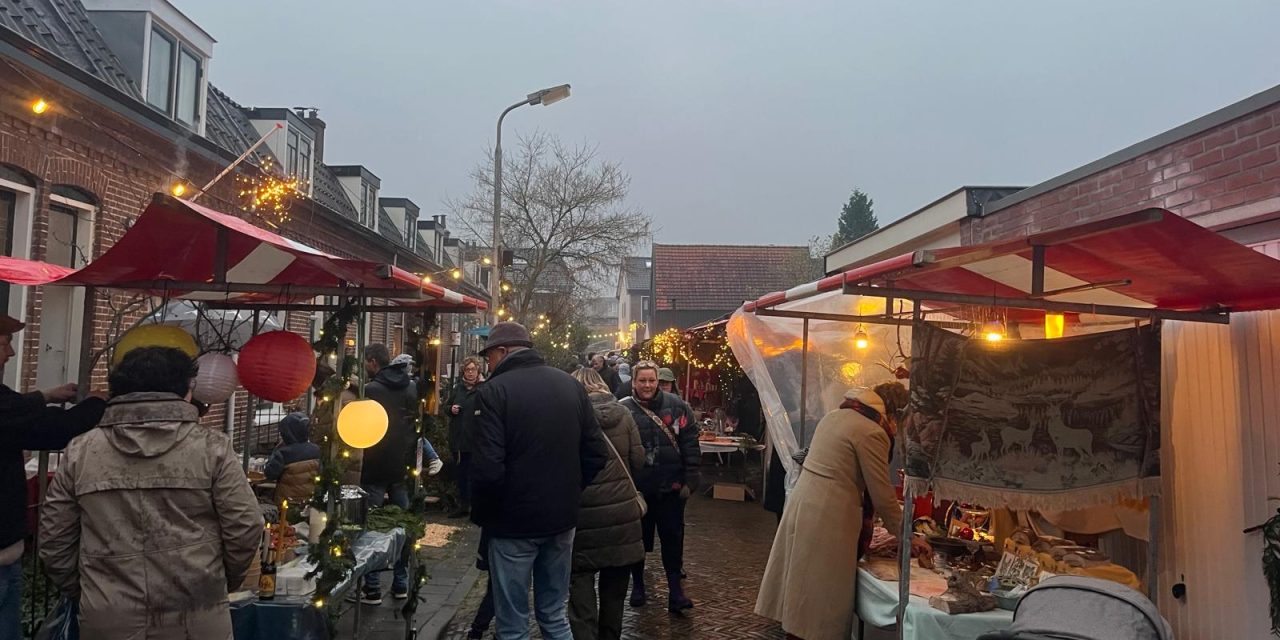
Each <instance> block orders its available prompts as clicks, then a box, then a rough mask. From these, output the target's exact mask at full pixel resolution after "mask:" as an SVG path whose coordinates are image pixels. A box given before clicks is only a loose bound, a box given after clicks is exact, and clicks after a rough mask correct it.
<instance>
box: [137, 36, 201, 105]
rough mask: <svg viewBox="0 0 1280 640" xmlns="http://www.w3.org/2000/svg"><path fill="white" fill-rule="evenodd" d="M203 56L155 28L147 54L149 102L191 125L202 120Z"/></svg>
mask: <svg viewBox="0 0 1280 640" xmlns="http://www.w3.org/2000/svg"><path fill="white" fill-rule="evenodd" d="M202 66H203V65H202V61H201V59H200V57H199V56H198V55H197V54H196V53H195V52H194V51H192V50H191V49H189V48H187V47H185V46H183V45H182V44H181V43H179V42H178V40H177V38H175V37H173V36H171V35H169V34H168V33H167V32H165V31H163V30H162V29H159V28H152V29H151V49H150V51H149V53H148V54H147V103H148V104H150V105H151V106H153V107H155V108H156V109H159V110H160V111H163V112H164V113H166V114H168V115H169V116H170V117H171V118H173V119H174V120H177V121H178V122H181V123H182V124H185V125H187V126H189V127H193V128H194V127H196V126H197V125H198V124H199V122H200V87H201V84H202V78H201V67H202Z"/></svg>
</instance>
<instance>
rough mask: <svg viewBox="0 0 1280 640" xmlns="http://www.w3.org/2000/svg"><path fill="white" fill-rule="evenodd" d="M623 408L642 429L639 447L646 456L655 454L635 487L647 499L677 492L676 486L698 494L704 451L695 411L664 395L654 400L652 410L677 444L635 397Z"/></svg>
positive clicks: (650, 404)
mask: <svg viewBox="0 0 1280 640" xmlns="http://www.w3.org/2000/svg"><path fill="white" fill-rule="evenodd" d="M622 405H623V406H625V407H626V408H628V409H630V410H631V417H632V418H633V419H635V421H636V427H638V428H639V429H640V443H641V444H643V445H644V449H645V451H646V453H647V452H654V451H656V452H657V453H656V459H655V461H654V464H653V465H652V466H648V465H646V466H645V468H644V469H643V470H641V471H640V473H639V474H638V475H637V476H636V485H637V486H639V487H640V490H641V491H643V492H644V494H645V495H646V496H656V495H658V494H662V493H670V492H672V491H677V490H678V488H677V487H675V485H677V484H678V485H681V486H686V485H687V486H688V487H689V489H690V490H696V489H697V488H698V485H699V484H700V482H701V474H700V469H699V467H700V466H701V465H702V448H701V446H700V445H699V444H698V424H697V422H696V421H695V420H694V419H693V410H692V409H690V408H689V405H687V404H685V402H684V400H681V399H680V398H678V397H676V396H674V395H672V394H670V393H665V392H662V391H659V392H658V395H657V396H655V397H654V399H653V400H651V401H650V402H649V403H648V405H649V410H650V411H652V412H653V413H654V414H656V415H657V416H658V417H659V418H661V419H662V423H663V424H664V425H666V426H667V427H668V429H669V430H670V431H672V432H674V433H675V439H676V444H675V445H673V444H672V443H671V439H670V438H668V437H667V436H666V435H664V434H663V429H661V428H659V427H658V425H657V423H656V422H654V421H653V418H650V417H649V415H648V414H646V413H645V412H644V409H642V408H641V402H640V400H639V399H638V398H636V397H635V396H632V397H630V398H626V399H624V400H623V401H622Z"/></svg>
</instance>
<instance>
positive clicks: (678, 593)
mask: <svg viewBox="0 0 1280 640" xmlns="http://www.w3.org/2000/svg"><path fill="white" fill-rule="evenodd" d="M667 593H668V594H670V596H669V597H668V598H667V611H670V612H671V613H680V612H681V611H684V610H685V609H692V608H693V601H692V600H690V599H689V598H688V597H686V596H685V595H684V586H682V585H681V584H680V572H679V571H672V572H671V573H668V574H667Z"/></svg>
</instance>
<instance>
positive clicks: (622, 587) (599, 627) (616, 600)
mask: <svg viewBox="0 0 1280 640" xmlns="http://www.w3.org/2000/svg"><path fill="white" fill-rule="evenodd" d="M596 575H597V574H596V573H595V572H589V571H583V572H579V573H575V574H573V578H572V579H571V580H570V583H569V626H570V627H572V628H573V638H574V640H620V638H622V603H623V601H624V600H626V598H627V578H628V577H629V576H630V575H631V567H629V566H628V567H608V568H606V569H601V570H600V573H599V575H600V607H599V609H597V608H596Z"/></svg>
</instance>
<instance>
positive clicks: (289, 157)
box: [284, 129, 298, 176]
mask: <svg viewBox="0 0 1280 640" xmlns="http://www.w3.org/2000/svg"><path fill="white" fill-rule="evenodd" d="M287 146H288V150H287V151H286V152H285V156H284V170H285V173H287V174H289V175H291V176H295V175H298V132H297V131H294V130H293V129H290V130H289V135H288V143H287Z"/></svg>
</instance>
